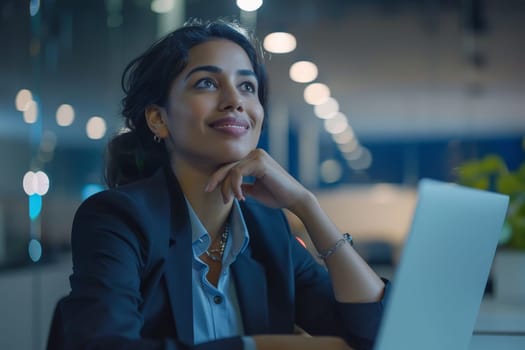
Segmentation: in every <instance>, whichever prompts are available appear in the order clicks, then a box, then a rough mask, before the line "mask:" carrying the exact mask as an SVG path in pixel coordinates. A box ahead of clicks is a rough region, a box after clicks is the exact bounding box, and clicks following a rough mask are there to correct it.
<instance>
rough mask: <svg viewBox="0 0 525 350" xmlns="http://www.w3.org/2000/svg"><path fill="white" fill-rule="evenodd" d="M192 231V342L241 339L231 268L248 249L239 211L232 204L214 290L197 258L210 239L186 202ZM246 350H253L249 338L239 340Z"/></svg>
mask: <svg viewBox="0 0 525 350" xmlns="http://www.w3.org/2000/svg"><path fill="white" fill-rule="evenodd" d="M186 203H187V206H188V211H189V216H190V222H191V230H192V242H193V243H192V247H193V263H192V267H193V268H192V282H193V283H192V292H193V293H192V295H193V337H194V338H193V340H194V342H195V344H200V343H204V342H206V341H210V340H214V339H220V338H226V337H233V336H242V335H243V334H244V327H243V323H242V315H241V311H240V307H239V302H238V298H237V291H236V287H235V281H234V279H233V276H232V274H231V272H230V271H231V270H230V266H231V264H232V263H233V262H234V261H235V259H236V258H237V255H239V254H240V253H242V252H243V251H244V250H245V249H246V247H247V246H248V242H249V240H250V237H249V235H248V229H247V228H246V223H245V222H244V218H243V217H242V212H241V208H240V207H239V203H238V201H237V200H234V203H233V206H232V211H231V214H230V235H229V237H228V240H227V242H226V246H225V249H224V255H223V261H222V270H221V274H220V277H219V281H218V283H217V287H215V286H214V285H212V284H211V283H210V282H208V280H207V279H206V274H207V273H208V270H209V268H208V265H207V264H206V263H204V262H203V261H202V260H201V259H200V258H199V257H200V256H201V255H202V254H204V252H205V251H206V250H207V249H208V248H209V246H210V243H211V238H210V236H209V234H208V232H207V231H206V229H205V228H204V226H203V225H202V223H201V221H200V220H199V218H198V216H197V214H196V213H195V211H194V210H193V208H192V207H191V205H190V203H189V202H188V201H186ZM242 340H243V343H244V349H245V350H255V349H256V347H255V341H254V340H253V338H251V337H242Z"/></svg>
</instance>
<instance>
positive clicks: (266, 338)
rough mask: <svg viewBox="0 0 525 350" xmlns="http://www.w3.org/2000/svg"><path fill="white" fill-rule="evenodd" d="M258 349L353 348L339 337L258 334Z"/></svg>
mask: <svg viewBox="0 0 525 350" xmlns="http://www.w3.org/2000/svg"><path fill="white" fill-rule="evenodd" d="M253 339H254V340H255V345H256V347H257V350H327V349H330V350H352V348H350V347H349V346H348V345H346V343H345V341H344V340H343V339H341V338H337V337H305V336H302V335H256V336H254V337H253Z"/></svg>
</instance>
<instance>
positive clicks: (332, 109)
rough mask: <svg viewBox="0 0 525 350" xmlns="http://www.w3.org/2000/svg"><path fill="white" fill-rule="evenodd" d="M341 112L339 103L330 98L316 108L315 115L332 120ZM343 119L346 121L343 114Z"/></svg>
mask: <svg viewBox="0 0 525 350" xmlns="http://www.w3.org/2000/svg"><path fill="white" fill-rule="evenodd" d="M337 112H339V103H338V102H337V100H336V99H335V98H333V97H328V98H327V99H326V100H325V101H324V102H323V103H321V104H318V105H316V106H315V107H314V113H315V115H316V116H318V117H319V118H321V119H331V118H334V117H335V116H337ZM341 115H342V116H343V119H345V120H346V117H345V116H344V114H341Z"/></svg>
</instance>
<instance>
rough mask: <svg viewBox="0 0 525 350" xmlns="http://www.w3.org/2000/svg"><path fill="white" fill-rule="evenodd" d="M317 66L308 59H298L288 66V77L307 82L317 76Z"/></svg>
mask: <svg viewBox="0 0 525 350" xmlns="http://www.w3.org/2000/svg"><path fill="white" fill-rule="evenodd" d="M317 74H318V70H317V66H316V65H315V64H314V63H312V62H309V61H299V62H295V63H294V64H292V66H291V67H290V79H292V80H293V81H296V82H298V83H309V82H311V81H314V80H315V78H317Z"/></svg>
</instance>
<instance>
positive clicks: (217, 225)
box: [171, 162, 233, 240]
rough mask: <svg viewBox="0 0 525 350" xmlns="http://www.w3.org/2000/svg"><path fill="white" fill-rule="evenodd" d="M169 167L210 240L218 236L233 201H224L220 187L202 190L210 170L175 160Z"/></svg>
mask: <svg viewBox="0 0 525 350" xmlns="http://www.w3.org/2000/svg"><path fill="white" fill-rule="evenodd" d="M171 169H172V171H173V172H174V174H175V176H176V177H177V180H178V181H179V184H180V187H181V188H182V192H183V193H184V195H185V196H186V199H187V200H188V201H189V202H190V204H191V206H192V208H193V210H194V211H195V213H196V214H197V216H198V217H199V219H200V221H201V223H202V225H203V226H204V227H205V228H206V231H208V234H209V235H210V236H211V238H212V240H213V239H215V238H216V237H218V236H220V234H221V233H222V231H223V228H224V224H225V222H226V219H227V218H228V215H229V213H230V210H231V207H232V204H233V201H230V202H228V203H224V201H223V198H222V194H221V191H220V187H218V188H217V189H215V191H213V192H204V188H205V187H206V184H207V183H208V180H209V178H210V176H211V174H212V172H211V171H206V170H203V169H199V168H196V167H192V166H190V165H188V164H186V163H184V164H181V162H177V163H176V165H175V162H172V166H171Z"/></svg>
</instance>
